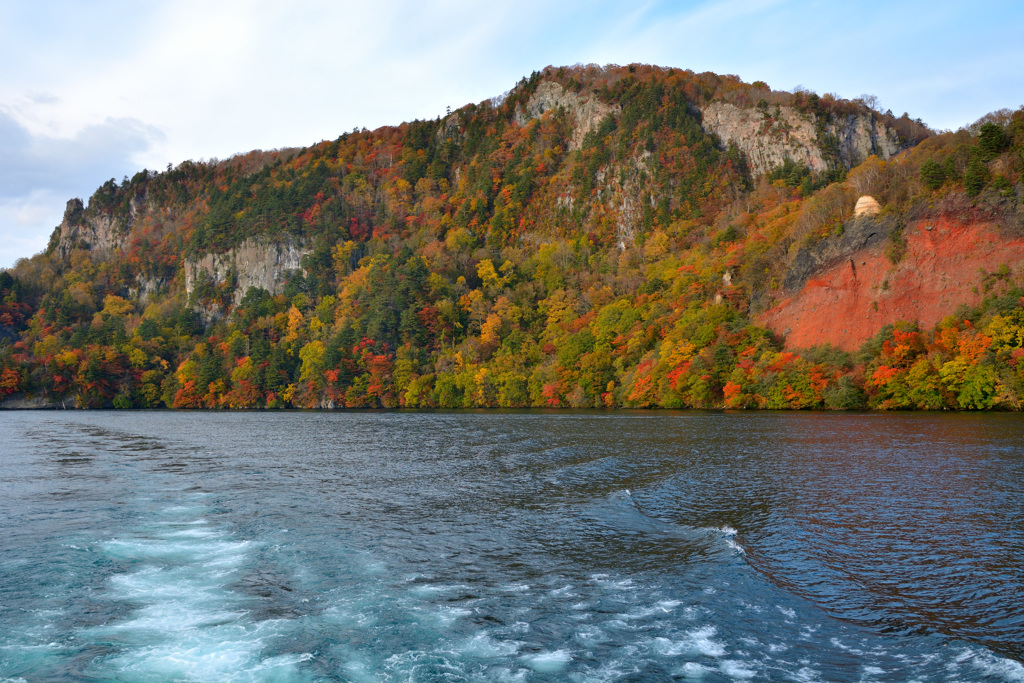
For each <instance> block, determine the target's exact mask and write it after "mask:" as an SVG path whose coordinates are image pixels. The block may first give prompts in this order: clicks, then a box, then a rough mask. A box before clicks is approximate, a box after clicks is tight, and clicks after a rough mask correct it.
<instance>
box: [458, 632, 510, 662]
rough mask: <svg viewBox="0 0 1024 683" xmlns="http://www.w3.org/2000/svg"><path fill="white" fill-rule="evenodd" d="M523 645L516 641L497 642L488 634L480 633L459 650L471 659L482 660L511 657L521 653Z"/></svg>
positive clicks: (463, 643) (460, 646) (464, 643)
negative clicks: (520, 649) (477, 658)
mask: <svg viewBox="0 0 1024 683" xmlns="http://www.w3.org/2000/svg"><path fill="white" fill-rule="evenodd" d="M520 645H521V643H517V642H515V641H508V640H506V641H500V640H495V639H494V638H492V637H490V636H489V635H487V634H486V633H478V634H477V635H475V636H473V637H472V638H470V639H468V640H466V641H463V642H462V644H461V645H459V647H458V648H457V649H458V651H459V652H461V653H462V654H464V655H468V656H470V657H479V658H481V659H489V658H497V657H511V656H512V655H514V654H516V653H517V652H519V647H520Z"/></svg>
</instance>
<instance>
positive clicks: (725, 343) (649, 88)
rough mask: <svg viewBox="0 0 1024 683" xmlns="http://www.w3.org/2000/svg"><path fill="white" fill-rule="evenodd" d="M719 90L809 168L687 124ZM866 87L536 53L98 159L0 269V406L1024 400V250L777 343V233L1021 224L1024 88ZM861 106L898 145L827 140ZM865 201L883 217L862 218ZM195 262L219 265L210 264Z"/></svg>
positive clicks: (988, 404) (934, 405)
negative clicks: (463, 87)
mask: <svg viewBox="0 0 1024 683" xmlns="http://www.w3.org/2000/svg"><path fill="white" fill-rule="evenodd" d="M545 84H547V85H546V87H547V88H548V89H547V91H545V92H561V93H565V96H564V97H563V102H568V103H572V102H584V101H586V102H587V103H589V104H588V106H589V109H587V110H586V111H585V112H584V114H588V115H591V118H592V119H593V122H592V123H593V125H589V126H586V127H584V126H583V125H582V124H581V120H582V118H583V117H584V114H581V113H580V112H581V111H583V110H581V109H579V108H577V111H573V110H572V108H571V107H570V106H563V105H559V106H551V107H549V108H547V109H545V110H544V111H537V107H536V106H531V102H533V103H536V102H537V101H539V100H538V96H537V93H538V92H539V89H540V88H541V87H542V86H544V85H545ZM551 84H555V85H557V86H559V87H558V89H553V88H552V85H551ZM574 97H575V99H573V98H574ZM531 98H532V99H531ZM713 102H720V103H729V104H731V105H732V106H734V107H736V108H737V109H738V110H742V111H744V112H748V113H749V115H750V116H751V117H754V118H753V120H755V121H756V122H757V125H758V126H760V129H761V131H762V133H763V135H765V136H773V135H774V136H781V137H780V139H782V138H783V137H784V136H786V135H787V128H786V126H787V125H789V124H787V121H789V120H790V119H787V118H786V115H784V112H793V116H797V117H803V118H802V119H801V120H806V121H809V122H811V124H813V126H814V134H815V136H816V137H815V139H814V141H813V142H814V144H815V145H816V149H818V150H820V153H821V158H822V159H823V160H824V167H820V168H812V166H811V165H809V164H807V163H805V162H803V161H801V160H800V159H799V158H788V157H787V158H786V159H785V160H784V161H782V162H781V163H778V164H776V165H775V166H773V167H772V168H770V169H768V170H767V171H766V172H764V173H762V174H760V175H758V174H755V172H754V171H753V163H752V159H751V158H750V157H749V155H748V154H746V153H744V152H743V151H742V150H741V149H740V147H739V146H738V145H737V144H736V143H731V144H730V143H726V142H724V141H723V139H722V138H720V137H719V136H718V135H716V134H714V133H713V132H711V131H710V130H708V128H707V127H706V126H704V125H703V116H702V108H706V107H707V106H708V104H709V103H713ZM871 104H872V103H871V102H870V101H867V100H866V99H861V100H853V101H848V100H843V99H840V98H838V97H835V96H832V95H821V96H819V95H817V94H815V93H812V92H809V91H800V92H795V93H786V92H780V91H773V90H771V89H770V88H769V87H768V86H767V85H766V84H764V83H761V82H757V83H754V84H746V83H743V82H742V81H740V80H739V79H738V78H736V77H731V76H716V75H714V74H695V73H693V72H690V71H684V70H678V69H668V68H660V67H653V66H644V65H632V66H624V67H611V66H609V67H593V66H590V67H581V66H577V67H571V68H548V69H545V70H544V71H543V72H537V73H534V74H532V75H531V76H530V77H529V78H524V79H523V80H522V81H521V82H520V83H519V84H517V85H516V86H515V87H514V88H513V89H512V90H511V91H509V92H508V93H507V94H505V95H504V96H502V97H498V98H494V99H493V100H489V101H486V102H483V103H480V104H474V105H467V106H465V107H462V108H461V109H458V110H456V111H453V112H451V113H449V114H446V115H445V116H443V117H438V118H437V119H435V120H428V121H413V122H411V123H405V124H402V125H400V126H396V127H386V128H381V129H378V130H375V131H367V130H365V129H364V130H356V131H352V132H349V133H345V134H343V135H341V136H340V137H338V138H337V139H335V140H331V141H324V142H321V143H319V144H315V145H312V146H310V147H308V148H305V149H294V150H278V151H274V152H252V153H249V154H244V155H240V156H237V157H233V158H231V159H228V160H225V161H211V162H184V163H182V164H179V165H178V166H176V167H168V168H167V169H166V170H164V171H160V172H154V171H147V170H143V171H140V172H139V173H138V174H136V175H135V176H134V177H132V178H124V179H123V180H122V181H121V182H117V181H116V180H114V179H111V180H110V181H108V182H107V183H105V184H104V185H103V186H102V187H100V188H99V189H98V190H96V192H95V194H94V195H93V196H92V197H91V198H90V199H89V201H88V203H87V204H83V203H81V202H74V201H73V202H69V204H68V212H67V214H66V215H65V219H64V222H63V223H62V225H61V226H60V227H59V228H58V229H57V230H56V231H55V232H54V237H53V239H52V240H51V243H50V246H49V248H48V249H47V251H46V252H44V253H42V254H39V255H37V256H34V257H32V258H30V259H24V260H22V261H20V262H19V263H18V264H17V265H16V266H15V267H14V268H12V269H9V270H7V271H4V272H2V273H0V300H2V301H0V397H6V399H7V403H8V404H12V405H13V403H12V402H16V401H21V402H22V404H23V405H55V406H58V407H59V406H60V405H62V404H63V405H65V406H67V407H71V406H72V405H73V406H77V407H81V408H100V407H115V408H157V407H161V408H162V407H172V408H288V407H296V408H398V407H406V408H435V407H436V408H458V407H529V406H544V407H572V408H585V407H591V408H593V407H598V408H615V407H635V408H653V407H662V408H734V409H741V408H768V409H815V408H818V409H833V410H847V409H862V408H879V409H929V410H937V409H964V410H985V409H993V408H998V409H1010V410H1019V409H1020V408H1021V406H1022V401H1024V270H1022V268H1021V264H1020V263H1014V262H1009V263H1006V264H1005V266H1002V267H1000V268H999V269H997V270H995V271H994V272H986V273H979V276H978V282H977V283H976V284H970V285H968V287H974V288H975V292H976V293H977V294H978V296H977V297H975V298H974V299H973V303H972V305H970V306H967V305H962V306H959V307H958V308H955V309H954V310H949V311H948V317H946V318H945V319H944V320H942V321H941V322H940V323H939V324H938V325H937V326H934V327H932V328H927V329H924V328H922V327H920V326H919V325H918V324H917V323H916V322H915V321H893V322H892V324H888V325H885V326H883V327H881V329H880V330H879V331H878V333H877V334H876V335H875V336H874V337H873V338H872V339H870V340H869V341H868V342H867V343H866V344H864V345H863V347H862V348H860V349H859V350H854V351H842V350H839V349H837V348H833V347H830V346H825V345H818V346H814V347H812V348H806V349H792V348H787V347H786V345H785V338H784V336H783V335H782V334H781V333H777V332H772V331H771V330H769V329H768V328H767V327H766V326H763V325H760V324H758V322H757V321H758V316H759V315H760V314H761V313H763V312H764V311H766V310H768V309H769V308H770V307H771V306H772V305H774V303H775V302H776V301H777V300H778V299H779V298H780V297H781V295H782V290H783V288H784V286H785V283H786V280H787V275H788V273H790V272H791V270H792V268H793V257H794V254H796V253H797V252H798V251H799V250H800V249H804V250H807V249H813V248H814V246H815V245H816V244H823V243H825V241H827V240H830V239H831V240H836V239H839V238H840V237H841V236H842V235H843V234H844V232H846V231H849V230H851V226H853V224H854V223H855V222H856V221H874V222H876V223H877V224H879V225H885V226H889V227H888V229H887V232H886V237H885V245H884V249H885V253H886V255H887V256H888V258H889V259H890V260H891V262H892V264H894V265H895V264H897V263H899V261H900V259H901V258H902V257H903V251H904V247H903V236H902V230H904V229H905V227H906V226H907V225H909V224H910V223H911V222H913V221H918V220H922V219H924V218H927V217H946V218H948V219H951V220H959V221H967V222H969V221H987V222H990V223H993V224H996V225H998V227H999V230H1000V231H1002V234H1005V236H1006V238H1007V239H1017V238H1020V237H1021V236H1024V209H1022V205H1024V181H1022V175H1021V174H1022V170H1024V109H1021V110H1017V111H1008V110H1007V111H1001V112H995V113H993V114H991V115H989V116H987V117H985V118H984V119H982V120H981V121H979V122H978V123H976V124H975V125H973V126H970V127H968V128H965V129H963V130H960V131H957V132H944V133H936V132H934V131H931V130H929V129H928V128H927V127H926V126H924V125H923V124H922V123H921V122H920V121H915V120H913V119H911V118H910V117H909V116H908V115H906V114H904V115H903V116H902V117H896V116H894V115H893V114H892V113H891V112H879V111H876V110H874V109H872V108H871V106H870V105H871ZM594 112H596V114H594ZM856 117H860V118H857V119H856V120H858V121H860V120H863V121H868V122H874V124H877V125H878V126H879V127H880V128H884V129H885V130H887V131H890V133H889V134H890V135H891V136H892V138H893V139H894V140H897V141H898V143H899V146H900V149H901V150H902V151H900V152H899V153H898V154H895V155H892V156H891V158H888V159H884V158H881V157H880V156H877V155H873V154H872V155H867V156H866V158H859V159H854V160H853V161H851V160H850V159H849V158H848V155H847V156H844V153H843V147H842V140H841V139H840V137H839V136H838V135H837V134H836V133H835V132H834V131H836V130H839V128H838V127H837V126H838V125H839V124H840V123H841V122H843V121H851V120H854V118H856ZM874 124H873V125H874ZM584 128H585V132H584ZM863 195H870V196H871V197H873V198H874V199H875V200H876V201H877V202H878V207H879V209H880V210H879V211H878V212H876V213H874V214H873V215H870V216H861V217H855V216H854V215H853V210H854V205H855V204H856V202H857V199H858V198H859V197H861V196H863ZM90 231H91V232H90ZM89 235H93V237H92V238H91V241H90V238H89V237H88V236H89ZM101 242H102V244H101ZM246 245H249V246H250V247H252V248H254V249H256V250H257V251H259V249H260V248H262V249H264V250H266V249H267V248H269V246H268V245H270V246H273V245H285V247H282V248H286V247H287V248H292V249H294V250H297V251H298V252H299V253H301V263H300V267H297V268H294V269H293V270H291V271H290V272H289V273H287V275H286V276H285V277H284V278H283V279H282V281H281V282H280V283H279V285H272V284H271V283H264V284H265V285H266V286H262V287H261V286H249V287H246V288H245V291H242V288H241V287H240V286H239V283H240V282H245V281H246V278H247V277H250V279H251V273H246V272H242V271H241V270H240V268H241V266H239V265H237V263H238V262H237V261H231V260H230V259H228V258H227V256H228V255H230V254H232V253H237V250H239V249H241V248H243V247H245V246H246ZM253 245H255V246H253ZM260 253H262V252H260ZM211 254H212V255H214V256H217V255H220V256H224V257H225V260H223V263H227V264H232V263H234V264H235V265H229V266H225V267H224V268H221V269H217V268H213V267H208V266H203V265H202V264H203V263H207V264H209V263H212V262H213V260H212V259H211V258H210V257H209V255H211ZM204 258H206V261H204V260H203V259H204Z"/></svg>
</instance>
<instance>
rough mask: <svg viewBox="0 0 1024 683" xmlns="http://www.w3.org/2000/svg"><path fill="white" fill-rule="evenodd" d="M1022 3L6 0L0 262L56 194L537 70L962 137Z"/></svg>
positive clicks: (31, 245)
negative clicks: (808, 93) (722, 80)
mask: <svg viewBox="0 0 1024 683" xmlns="http://www.w3.org/2000/svg"><path fill="white" fill-rule="evenodd" d="M1021 36H1024V3H1021V2H1019V0H974V1H972V2H963V0H956V1H951V0H931V1H930V2H916V1H914V2H912V1H901V0H889V1H887V2H882V1H879V2H872V1H865V2H849V3H838V2H834V0H829V1H822V2H819V1H816V0H725V1H719V2H698V1H684V0H678V1H676V2H671V1H659V0H653V1H651V2H646V3H645V2H642V1H640V2H636V1H635V2H610V1H607V0H591V1H589V2H585V1H576V0H569V1H566V2H560V1H559V0H515V1H514V2H506V1H504V0H492V1H491V2H480V0H418V1H415V2H412V1H407V0H374V1H373V2H366V1H365V0H364V1H363V2H350V1H348V0H292V1H291V2H287V3H284V2H280V0H218V2H210V1H209V0H150V1H149V2H145V3H140V2H134V1H133V2H128V1H124V0H90V2H88V3H83V2H80V0H0V267H9V266H11V265H12V264H13V263H14V262H15V261H16V260H17V259H18V258H22V257H28V256H31V255H32V254H34V253H37V252H39V251H41V250H42V249H44V248H45V246H46V243H47V241H48V239H49V236H50V234H51V233H52V232H53V229H54V227H55V226H56V225H58V224H59V223H60V220H61V217H62V215H63V212H64V207H65V202H66V201H67V200H68V199H70V198H72V197H81V198H82V199H85V200H87V199H88V197H89V196H90V195H91V194H92V193H93V192H94V191H95V189H96V188H97V187H98V186H99V185H100V184H102V183H103V182H104V181H106V180H108V179H110V178H115V179H117V180H118V181H120V180H121V178H123V177H124V176H125V175H127V176H131V175H134V174H135V173H136V172H137V171H139V170H141V169H143V168H149V169H156V170H164V169H166V168H167V165H168V164H178V163H180V162H181V161H184V160H186V159H193V160H200V159H212V158H219V159H223V158H226V157H229V156H231V155H233V154H236V153H240V152H246V151H249V150H252V149H276V148H280V147H299V146H306V145H310V144H313V143H316V142H319V141H320V140H327V139H334V138H337V137H338V136H339V135H340V134H342V133H344V132H346V131H350V130H352V129H353V128H357V127H358V128H362V127H365V128H369V129H373V128H376V127H378V126H382V125H389V124H398V123H401V122H402V121H409V120H412V119H416V118H419V119H425V118H435V117H437V116H439V115H443V114H444V111H445V108H446V107H448V106H450V107H451V108H452V109H455V108H457V107H460V106H462V105H464V104H468V103H470V102H479V101H482V100H484V99H487V98H489V97H493V96H495V95H500V94H501V93H503V92H505V91H507V90H508V89H510V88H511V87H512V86H514V85H515V83H516V82H517V81H518V80H519V79H520V78H522V77H523V76H527V75H529V74H530V73H531V72H532V71H535V70H541V69H543V68H544V67H545V66H548V65H553V66H560V65H571V64H576V63H582V64H589V63H595V64H630V63H646V64H657V65H661V66H672V67H677V68H685V69H692V70H694V71H697V72H702V71H713V72H715V73H720V74H736V75H738V76H740V77H741V78H742V79H743V80H744V81H746V82H752V81H755V80H763V81H766V82H767V83H768V84H769V85H770V86H771V87H773V88H775V89H777V90H779V89H781V90H792V89H793V88H794V87H796V86H802V87H804V88H807V89H810V90H814V91H816V92H818V93H826V92H831V93H836V94H838V95H840V96H843V97H848V98H852V97H858V96H860V95H862V94H873V95H875V96H877V97H878V99H879V100H880V103H881V106H882V108H883V109H891V110H892V111H893V112H894V113H896V114H897V115H899V114H901V113H903V112H909V113H910V115H911V117H913V118H921V119H922V120H923V121H924V122H925V123H927V124H929V125H930V126H932V127H933V128H936V129H952V130H955V129H957V128H959V127H960V126H963V125H967V124H969V123H971V122H973V121H975V120H977V119H978V118H979V117H981V116H982V115H984V114H986V113H988V112H990V111H993V110H996V109H1001V108H1004V107H1009V108H1013V109H1016V108H1018V107H1020V106H1022V105H1024V69H1022V68H1021V65H1022V64H1024V40H1022V39H1021Z"/></svg>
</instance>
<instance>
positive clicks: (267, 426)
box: [0, 411, 1024, 681]
mask: <svg viewBox="0 0 1024 683" xmlns="http://www.w3.org/2000/svg"><path fill="white" fill-rule="evenodd" d="M0 525H2V526H0V679H5V678H6V679H13V680H19V679H24V680H26V681H35V680H90V681H91V680H117V681H165V680H182V681H222V680H239V681H305V680H309V681H316V680H351V681H463V680H495V681H505V680H512V681H563V680H564V681H648V680H650V681H658V680H675V679H702V680H705V681H726V680H770V681H775V680H778V681H1024V665H1022V663H1021V662H1022V660H1024V554H1022V550H1024V420H1022V419H1021V417H1020V416H1017V415H983V416H969V415H952V416H950V415H808V414H796V415H794V414H753V415H746V414H743V415H740V414H733V415H727V414H699V413H680V414H669V413H634V414H624V413H611V414H609V413H552V414H542V413H518V414H517V413H493V412H492V413H458V414H455V413H442V414H423V413H419V414H397V413H390V414H374V413H289V414H286V413H232V414H219V413H78V412H72V411H68V412H56V413H19V414H15V413H0Z"/></svg>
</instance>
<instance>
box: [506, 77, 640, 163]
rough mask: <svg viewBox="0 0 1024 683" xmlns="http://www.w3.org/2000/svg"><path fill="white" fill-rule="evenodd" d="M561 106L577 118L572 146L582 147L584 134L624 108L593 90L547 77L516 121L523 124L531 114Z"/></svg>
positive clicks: (538, 114)
mask: <svg viewBox="0 0 1024 683" xmlns="http://www.w3.org/2000/svg"><path fill="white" fill-rule="evenodd" d="M559 107H561V108H563V109H565V112H566V113H567V114H569V116H570V117H572V119H573V122H574V125H573V135H572V140H571V141H570V143H569V149H570V150H575V149H579V148H580V145H582V144H583V138H584V137H586V135H587V133H589V132H590V131H592V130H593V129H595V128H597V126H598V124H599V123H601V120H602V119H603V118H604V117H606V116H608V115H609V114H618V113H619V112H620V111H621V108H620V107H619V106H618V105H609V104H605V103H603V102H601V101H600V100H599V99H598V98H597V96H596V95H594V94H592V93H591V94H585V95H580V94H577V93H575V92H572V91H571V90H567V89H566V88H564V87H563V86H562V85H560V84H559V83H556V82H555V81H544V82H543V83H541V84H540V85H538V86H537V90H536V91H535V92H534V93H533V95H532V96H531V97H530V99H529V101H528V102H527V103H526V108H525V109H519V110H517V111H516V123H517V124H519V125H520V126H522V125H525V124H526V122H527V121H529V120H530V119H531V118H536V117H538V116H541V115H542V114H543V113H544V112H546V111H551V110H553V109H557V108H559Z"/></svg>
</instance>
